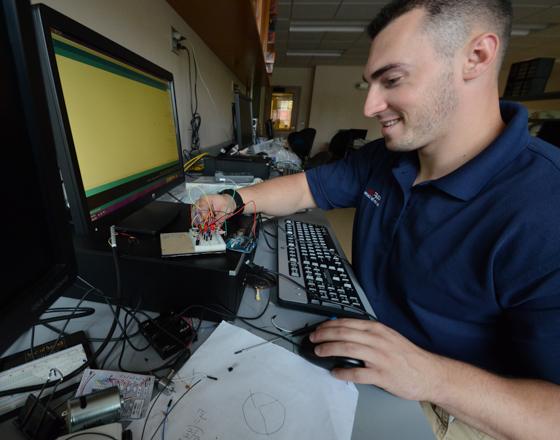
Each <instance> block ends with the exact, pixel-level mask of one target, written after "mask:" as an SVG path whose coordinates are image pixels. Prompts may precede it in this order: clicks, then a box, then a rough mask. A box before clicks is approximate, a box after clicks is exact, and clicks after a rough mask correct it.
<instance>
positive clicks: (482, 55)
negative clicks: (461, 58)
mask: <svg viewBox="0 0 560 440" xmlns="http://www.w3.org/2000/svg"><path fill="white" fill-rule="evenodd" d="M499 50H500V38H499V37H498V36H497V35H496V34H494V33H491V32H488V33H485V34H482V35H478V36H476V37H475V38H473V39H472V40H471V41H470V43H469V44H468V46H467V47H466V58H465V63H464V65H463V79H464V80H465V81H469V80H472V79H476V78H478V77H479V76H480V75H482V74H483V73H484V72H486V71H487V70H488V69H489V68H490V67H491V66H492V65H493V64H494V62H495V61H496V58H497V57H498V51H499Z"/></svg>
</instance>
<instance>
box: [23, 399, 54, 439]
mask: <svg viewBox="0 0 560 440" xmlns="http://www.w3.org/2000/svg"><path fill="white" fill-rule="evenodd" d="M16 425H17V426H18V428H19V429H20V430H21V432H23V433H24V434H25V436H26V437H27V438H30V439H33V440H50V439H52V438H55V437H57V436H59V435H60V434H62V433H63V432H64V420H63V419H62V418H61V417H60V416H59V415H58V414H56V413H55V412H54V411H53V410H52V409H50V408H49V407H48V400H47V403H45V402H43V401H41V400H40V399H39V398H37V397H35V395H34V394H30V395H29V396H28V397H27V400H26V401H25V405H24V406H23V407H22V409H21V412H20V413H19V416H18V418H17V420H16Z"/></svg>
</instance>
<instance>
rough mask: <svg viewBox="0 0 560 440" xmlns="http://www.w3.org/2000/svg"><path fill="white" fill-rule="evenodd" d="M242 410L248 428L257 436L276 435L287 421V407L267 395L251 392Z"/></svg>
mask: <svg viewBox="0 0 560 440" xmlns="http://www.w3.org/2000/svg"><path fill="white" fill-rule="evenodd" d="M242 409H243V418H244V419H245V423H246V424H247V427H248V428H249V429H250V430H251V431H253V432H254V433H256V434H261V435H271V434H274V433H276V432H278V431H280V429H282V427H283V426H284V423H285V421H286V407H285V406H284V405H283V404H282V402H280V401H279V400H278V399H276V398H275V397H273V396H271V395H270V394H267V393H261V392H256V393H254V392H252V391H249V396H248V397H247V398H246V399H245V402H243V406H242Z"/></svg>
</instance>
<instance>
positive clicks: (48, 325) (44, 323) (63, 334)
mask: <svg viewBox="0 0 560 440" xmlns="http://www.w3.org/2000/svg"><path fill="white" fill-rule="evenodd" d="M41 325H42V326H43V327H46V328H48V329H49V330H50V331H52V332H53V333H56V334H57V335H59V334H60V333H62V336H64V337H67V336H68V335H69V333H66V332H62V330H61V329H59V328H57V327H55V326H54V325H51V324H48V323H46V322H43V323H41Z"/></svg>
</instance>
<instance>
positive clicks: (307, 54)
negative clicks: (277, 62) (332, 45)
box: [286, 50, 342, 57]
mask: <svg viewBox="0 0 560 440" xmlns="http://www.w3.org/2000/svg"><path fill="white" fill-rule="evenodd" d="M341 55H342V51H325V52H320V51H308V50H290V51H288V52H286V56H288V57H339V56H341Z"/></svg>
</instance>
